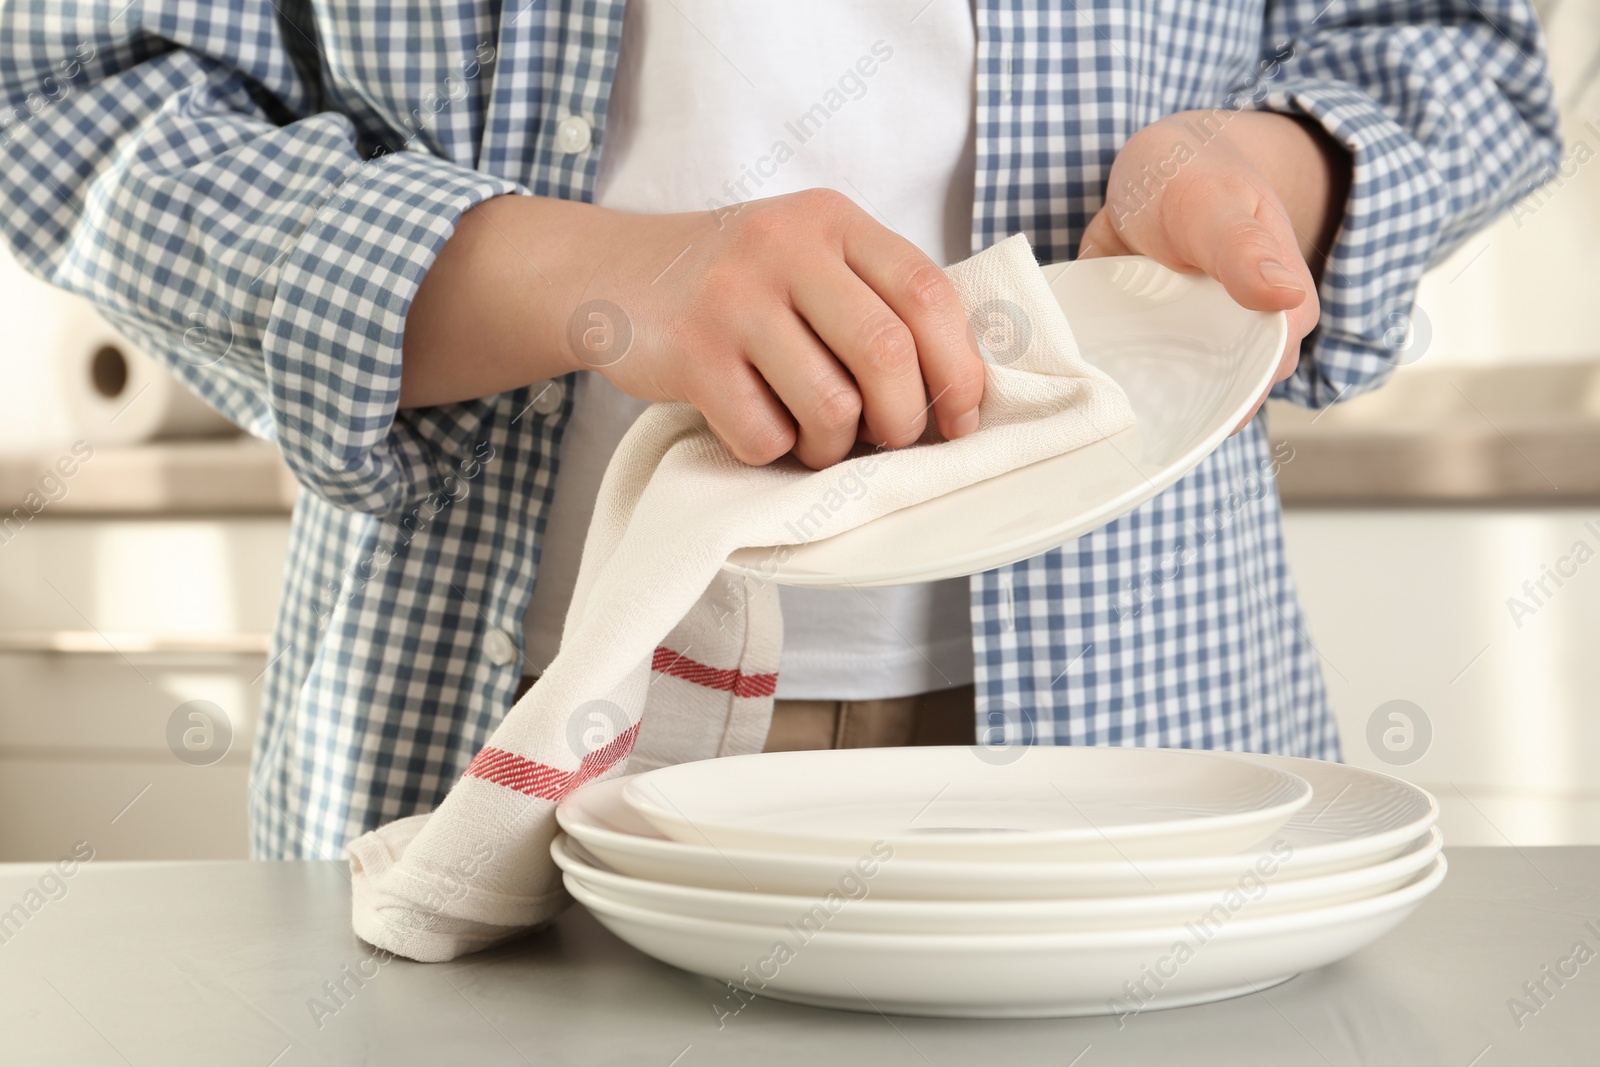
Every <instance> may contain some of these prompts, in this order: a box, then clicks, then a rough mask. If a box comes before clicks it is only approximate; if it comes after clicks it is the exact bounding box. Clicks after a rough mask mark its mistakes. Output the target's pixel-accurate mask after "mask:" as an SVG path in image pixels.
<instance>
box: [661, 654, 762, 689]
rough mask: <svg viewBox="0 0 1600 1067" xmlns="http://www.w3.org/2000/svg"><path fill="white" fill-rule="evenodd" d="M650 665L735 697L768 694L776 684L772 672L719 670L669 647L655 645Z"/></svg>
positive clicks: (676, 676)
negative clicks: (744, 672)
mask: <svg viewBox="0 0 1600 1067" xmlns="http://www.w3.org/2000/svg"><path fill="white" fill-rule="evenodd" d="M650 669H651V670H653V671H658V672H660V673H661V674H670V675H672V676H673V677H674V678H682V679H683V680H684V681H686V682H693V683H694V684H695V685H703V686H705V687H706V688H707V689H717V690H720V691H722V692H724V693H732V694H733V695H734V696H736V697H769V696H771V695H772V694H773V692H774V691H775V690H776V689H777V688H778V675H777V673H776V672H774V673H772V674H740V673H739V672H738V671H736V670H720V669H718V668H716V667H707V666H706V665H705V664H704V663H697V662H696V661H694V660H692V659H690V658H689V657H687V656H685V655H683V654H682V653H679V652H674V651H672V649H670V648H658V649H656V653H655V655H654V656H652V657H651V659H650Z"/></svg>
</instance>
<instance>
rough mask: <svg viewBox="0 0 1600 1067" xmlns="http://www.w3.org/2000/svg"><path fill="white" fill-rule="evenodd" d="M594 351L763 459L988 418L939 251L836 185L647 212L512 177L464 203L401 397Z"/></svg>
mask: <svg viewBox="0 0 1600 1067" xmlns="http://www.w3.org/2000/svg"><path fill="white" fill-rule="evenodd" d="M585 367H588V368H592V369H594V370H596V371H598V372H599V373H601V374H603V375H605V376H606V377H607V378H608V379H610V381H611V382H612V383H613V384H615V385H616V386H617V387H618V388H620V389H621V390H622V391H623V392H625V393H628V394H630V395H632V396H636V397H640V398H642V399H646V400H682V401H687V402H689V403H691V404H693V405H694V406H695V407H697V408H699V409H700V410H701V411H702V412H703V413H704V414H705V416H706V421H707V423H709V424H710V426H711V428H712V430H714V431H715V432H716V434H717V435H718V436H719V437H720V438H721V439H722V440H723V442H724V443H725V444H727V446H728V448H729V449H730V450H731V451H732V452H733V454H734V455H736V456H738V457H739V459H741V460H743V461H744V462H746V463H749V464H752V465H759V464H764V463H770V462H771V461H773V460H775V459H777V458H779V457H780V456H783V455H784V454H786V453H788V452H790V451H793V453H794V454H795V456H796V457H797V458H798V459H799V460H800V461H801V462H802V463H805V464H806V465H808V466H811V467H814V468H821V467H825V466H828V465H829V464H831V463H835V462H837V461H838V460H840V459H842V458H844V456H845V455H847V454H848V453H849V452H850V450H851V449H852V448H853V447H854V446H855V445H856V443H857V441H858V439H859V440H863V441H867V442H870V443H873V444H879V445H884V446H886V447H890V448H897V447H901V446H904V445H908V444H911V443H912V442H914V441H916V440H917V439H918V438H919V437H920V436H921V435H922V433H923V431H924V429H926V427H927V424H928V413H929V411H930V410H931V411H932V413H933V417H934V419H935V421H936V424H937V426H938V428H939V432H940V433H941V434H942V435H943V436H945V437H946V438H956V437H963V436H965V435H966V434H969V433H971V432H972V431H973V430H975V429H977V425H978V402H979V400H981V399H982V396H983V377H984V376H983V359H982V356H981V355H980V354H979V351H978V344H977V339H976V338H975V337H974V336H973V332H972V328H971V326H969V325H968V322H967V314H966V311H965V310H964V309H963V308H962V306H961V302H960V300H959V299H958V298H957V296H956V293H955V289H954V287H953V286H952V285H951V284H950V280H949V278H947V277H946V276H945V273H944V271H943V270H941V269H940V268H939V266H938V264H936V263H934V262H933V260H931V259H929V258H928V257H927V256H926V255H924V254H923V253H922V252H921V251H920V250H919V249H918V248H917V247H916V246H915V245H914V244H912V243H911V242H910V241H908V240H906V239H905V238H904V237H901V236H899V235H898V234H896V233H894V232H893V231H892V230H889V229H887V228H886V227H884V226H882V225H881V224H879V223H878V222H876V221H875V220H874V219H873V218H872V217H871V216H870V215H868V214H867V213H866V212H865V211H862V210H861V209H860V208H858V207H857V206H856V205H855V204H854V203H852V202H851V201H850V200H849V199H848V198H847V197H845V196H843V195H841V194H839V193H836V192H832V191H830V190H826V189H811V190H806V191H804V192H798V193H791V194H789V195H786V196H776V197H771V198H768V199H765V200H755V201H750V202H747V203H744V204H741V205H739V206H737V207H735V208H732V209H725V210H721V211H695V212H686V213H681V214H670V215H636V214H628V213H625V212H620V211H612V210H607V209H603V208H598V207H595V206H593V205H590V204H584V203H578V202H573V201H560V200H553V199H547V198H542V197H528V196H504V197H498V198H496V199H494V200H490V201H488V202H487V203H485V204H482V205H480V206H479V207H478V208H476V209H475V210H473V211H471V212H469V213H468V214H467V215H466V216H465V217H464V218H463V219H462V220H461V223H460V225H459V226H458V228H457V231H456V234H455V236H453V237H452V238H451V239H450V241H449V242H448V243H447V244H446V245H445V247H444V249H443V250H441V252H440V254H439V257H438V260H437V261H436V262H435V264H434V265H433V268H432V269H431V270H430V271H429V272H428V274H427V275H426V277H425V278H424V279H423V282H422V286H421V288H420V289H419V291H418V293H417V296H416V299H415V301H414V302H413V305H412V308H411V312H410V314H409V315H408V318H407V324H406V336H405V366H404V367H403V371H402V376H401V384H402V398H401V402H402V404H404V405H406V406H421V405H425V404H433V403H445V402H449V401H452V400H461V399H467V398H471V397H478V396H487V395H490V394H492V393H495V392H499V391H503V390H505V389H511V388H515V387H517V386H520V385H526V384H528V383H530V382H534V381H538V380H540V379H542V378H547V377H551V376H553V375H556V374H560V373H564V372H565V371H569V370H579V369H583V368H585Z"/></svg>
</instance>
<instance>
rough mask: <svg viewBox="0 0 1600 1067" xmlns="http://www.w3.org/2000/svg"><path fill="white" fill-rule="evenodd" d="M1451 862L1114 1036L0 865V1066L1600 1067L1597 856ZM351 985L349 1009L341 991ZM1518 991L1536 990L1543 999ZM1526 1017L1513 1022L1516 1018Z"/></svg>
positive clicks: (328, 882)
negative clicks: (733, 1004) (1271, 983)
mask: <svg viewBox="0 0 1600 1067" xmlns="http://www.w3.org/2000/svg"><path fill="white" fill-rule="evenodd" d="M1449 857H1450V875H1449V877H1448V879H1447V880H1446V882H1445V884H1444V886H1443V887H1442V888H1441V889H1440V890H1439V891H1438V892H1437V893H1435V894H1434V896H1433V897H1431V898H1430V899H1429V900H1428V902H1427V903H1426V904H1425V905H1424V906H1423V907H1422V909H1421V910H1420V911H1418V912H1417V913H1416V914H1415V915H1414V916H1412V917H1411V918H1410V919H1409V920H1408V921H1407V922H1406V923H1405V924H1404V925H1403V926H1401V927H1400V928H1399V929H1397V930H1396V931H1395V932H1394V933H1392V934H1390V935H1389V936H1388V937H1386V938H1384V939H1383V940H1381V941H1379V942H1378V943H1377V944H1375V945H1373V946H1371V947H1369V948H1367V949H1366V950H1364V951H1362V952H1360V953H1357V954H1356V955H1355V956H1352V957H1350V958H1349V959H1346V960H1343V961H1341V962H1339V963H1336V964H1333V965H1332V966H1329V967H1325V968H1323V969H1321V970H1319V971H1314V972H1311V973H1308V974H1302V975H1300V976H1299V977H1297V978H1294V979H1292V980H1290V981H1289V982H1288V983H1286V984H1284V985H1281V986H1277V987H1276V988H1273V989H1270V990H1267V991H1265V992H1262V993H1257V994H1252V995H1250V996H1245V997H1240V998H1237V999H1234V1000H1228V1001H1223V1002H1220V1003H1216V1004H1209V1005H1203V1006H1200V1007H1192V1008H1176V1009H1171V1010H1167V1011H1152V1012H1146V1013H1144V1014H1141V1015H1138V1016H1136V1017H1133V1018H1130V1019H1128V1020H1126V1023H1125V1025H1123V1026H1120V1027H1119V1025H1118V1022H1117V1020H1116V1019H1114V1018H1092V1019H1061V1020H1028V1021H973V1020H958V1019H916V1018H906V1017H900V1016H883V1015H874V1014H857V1013H853V1012H843V1011H827V1010H823V1009H818V1008H806V1007H800V1006H797V1005H792V1004H785V1003H781V1002H777V1001H770V1000H762V999H757V1000H755V1001H752V1002H751V1003H750V1004H749V1005H748V1006H747V1007H745V1008H744V1009H743V1010H742V1011H741V1012H739V1013H738V1014H737V1015H731V1016H729V1017H727V1018H724V1019H722V1020H721V1024H720V1025H719V1022H718V1018H717V1015H718V1013H717V1011H716V1008H715V1005H723V1004H724V997H725V996H726V989H725V987H723V986H720V985H719V984H718V983H716V982H714V981H712V980H710V979H706V978H701V977H698V976H695V975H690V974H687V973H685V972H682V971H679V970H676V969H674V968H672V967H668V966H666V965H665V964H661V963H657V962H656V961H654V960H652V959H650V958H648V957H646V956H644V955H642V954H640V953H639V952H637V951H635V950H634V949H632V948H630V947H628V946H627V945H625V944H623V943H622V942H621V941H618V940H617V939H616V938H615V937H613V936H612V935H611V934H610V933H608V932H607V931H606V930H604V929H603V928H602V927H601V926H600V925H599V924H598V923H596V922H595V920H594V919H593V918H592V917H591V916H590V915H589V914H588V913H587V912H586V911H584V910H583V909H582V908H581V907H574V908H573V909H572V910H571V911H569V912H567V913H566V914H565V915H564V916H563V917H562V918H561V919H560V920H558V921H557V922H556V923H555V924H554V925H553V926H551V927H549V928H547V929H546V930H544V931H541V932H540V933H537V934H534V935H532V936H530V937H528V938H524V939H523V940H521V941H519V942H516V943H513V944H511V945H508V946H505V947H503V948H501V949H497V950H494V951H491V952H487V953H481V954H479V955H476V956H472V957H467V958H465V959H462V960H458V961H456V962H454V963H447V964H416V963H411V962H409V961H405V960H391V961H389V962H386V963H382V964H380V963H379V962H378V960H377V958H376V957H375V956H374V954H373V950H372V949H371V948H370V947H368V946H367V945H365V944H363V943H362V942H361V941H360V940H358V939H357V938H356V937H355V936H354V935H353V934H351V932H350V927H349V886H348V882H347V874H346V871H345V868H344V866H343V865H342V864H337V863H242V862H240V863H107V862H96V861H90V862H88V863H86V864H84V865H82V866H81V867H80V868H78V869H77V871H76V872H75V873H74V874H73V875H72V877H70V878H67V879H62V880H60V881H56V880H47V881H45V882H44V883H41V877H44V876H45V873H46V872H47V871H48V870H49V868H48V867H46V866H45V865H35V864H9V865H0V916H3V915H4V914H5V913H6V912H7V911H11V910H12V905H13V904H20V905H21V906H22V907H23V911H24V912H25V913H26V915H27V917H26V918H25V919H18V918H16V917H15V916H16V913H15V912H13V918H12V920H11V921H10V924H9V925H0V1063H4V1064H5V1065H7V1067H19V1065H22V1064H72V1065H73V1067H98V1065H100V1064H107V1065H122V1067H126V1065H130V1064H131V1065H135V1067H144V1065H145V1064H162V1065H186V1064H197V1065H205V1067H218V1065H223V1064H242V1065H246V1067H294V1065H299V1064H348V1063H372V1064H381V1065H384V1067H390V1065H405V1064H428V1065H430V1067H436V1065H438V1064H442V1063H444V1064H448V1063H452V1062H456V1063H462V1064H467V1063H470V1064H472V1065H473V1067H493V1065H499V1064H505V1065H508V1067H515V1065H539V1067H543V1065H545V1064H584V1065H586V1067H599V1065H606V1064H627V1065H630V1067H636V1065H643V1067H699V1065H703V1064H740V1065H745V1064H755V1063H760V1064H830V1065H831V1064H842V1063H859V1064H869V1065H874V1067H876V1065H891V1064H896V1065H898V1064H905V1065H908V1067H920V1065H934V1067H945V1065H954V1064H983V1065H985V1067H1010V1065H1013V1064H1051V1065H1054V1067H1069V1065H1072V1067H1102V1065H1110V1064H1166V1063H1182V1064H1200V1065H1206V1064H1218V1065H1221V1064H1227V1065H1229V1067H1237V1065H1241V1064H1245V1065H1248V1064H1260V1063H1268V1064H1273V1065H1295V1064H1317V1065H1321V1067H1327V1065H1336V1067H1342V1065H1345V1064H1352V1065H1353V1064H1361V1065H1364V1067H1365V1065H1374V1064H1380V1065H1381V1064H1397V1065H1405V1067H1425V1065H1431V1064H1439V1065H1443V1067H1495V1065H1502V1064H1517V1065H1522V1064H1534V1065H1539V1067H1552V1065H1560V1064H1594V1063H1595V1062H1597V1060H1600V962H1597V961H1600V848H1526V849H1514V848H1498V849H1496V848H1461V849H1450V850H1449ZM30 891H37V895H30ZM1591 923H1592V924H1593V925H1589V924H1591ZM1580 944H1581V945H1583V946H1584V948H1583V949H1582V950H1579V948H1578V946H1579V945H1580ZM1547 967H1548V968H1549V970H1548V971H1547V970H1546V968H1547ZM346 968H348V971H347V970H346ZM352 975H353V976H354V977H351V976H352ZM1563 975H1565V977H1563ZM363 976H365V977H363ZM340 981H342V982H343V989H344V991H343V992H342V993H341V994H340V995H339V997H338V999H335V998H333V997H332V996H330V995H329V992H328V988H329V983H338V982H340ZM1528 982H1532V983H1535V984H1536V986H1537V984H1539V983H1542V984H1543V992H1540V993H1539V998H1538V999H1537V1000H1535V999H1533V998H1532V997H1531V996H1530V995H1529V993H1528V991H1527V989H1525V988H1524V983H1528ZM1513 998H1516V999H1517V1000H1518V1001H1520V1002H1521V1003H1522V1004H1523V1005H1524V1010H1522V1011H1520V1012H1513V1010H1512V1009H1513V1003H1512V1001H1513ZM724 1010H726V1006H725V1005H724Z"/></svg>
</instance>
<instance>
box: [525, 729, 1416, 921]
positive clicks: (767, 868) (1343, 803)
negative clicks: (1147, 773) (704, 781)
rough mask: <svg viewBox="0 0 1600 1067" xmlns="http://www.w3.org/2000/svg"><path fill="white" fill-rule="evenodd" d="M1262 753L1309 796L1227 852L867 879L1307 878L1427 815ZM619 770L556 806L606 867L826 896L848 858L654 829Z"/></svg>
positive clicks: (1115, 887) (1129, 882)
mask: <svg viewBox="0 0 1600 1067" xmlns="http://www.w3.org/2000/svg"><path fill="white" fill-rule="evenodd" d="M1227 758H1229V759H1239V760H1247V761H1254V762H1262V763H1266V764H1267V765H1269V766H1275V767H1280V768H1283V769H1285V770H1290V771H1293V772H1294V773H1296V774H1298V775H1299V776H1300V777H1302V778H1304V779H1305V780H1306V781H1308V782H1310V783H1311V787H1312V790H1313V795H1312V799H1311V802H1310V803H1309V804H1307V805H1306V806H1305V807H1303V808H1301V809H1300V810H1299V811H1297V812H1296V813H1295V814H1294V816H1293V817H1291V818H1290V820H1289V821H1288V822H1287V823H1285V824H1284V826H1283V829H1282V830H1281V831H1280V832H1279V833H1277V834H1274V835H1272V837H1271V838H1270V839H1269V840H1267V841H1264V842H1261V843H1259V847H1252V848H1250V849H1247V850H1246V851H1245V852H1243V853H1241V854H1240V855H1237V856H1221V857H1206V858H1200V859H1181V860H1148V861H1136V862H1130V861H1127V860H1114V861H1111V862H1092V863H1007V864H1005V865H1004V867H1002V868H996V867H995V866H994V865H992V864H975V863H963V862H960V861H929V860H912V859H905V858H902V857H896V858H895V859H894V860H893V862H889V863H884V864H881V865H880V867H879V869H878V872H877V874H876V875H875V876H874V878H873V880H872V892H873V895H874V896H875V897H879V898H896V899H902V900H1042V899H1049V898H1065V897H1109V896H1119V895H1143V894H1149V893H1179V892H1185V891H1188V890H1196V889H1213V888H1217V887H1220V886H1227V885H1231V884H1233V883H1234V882H1236V881H1237V880H1238V879H1239V877H1240V876H1241V875H1242V874H1243V873H1244V871H1245V869H1246V868H1248V867H1250V866H1251V865H1252V864H1253V863H1254V862H1255V861H1256V859H1257V858H1258V856H1259V854H1261V853H1262V852H1263V851H1266V850H1269V847H1270V845H1272V844H1275V843H1277V842H1279V841H1281V842H1284V843H1285V844H1287V845H1288V846H1289V847H1290V848H1291V849H1293V852H1294V855H1293V857H1292V858H1291V860H1290V862H1288V863H1286V864H1285V866H1284V871H1283V876H1284V877H1294V878H1309V877H1312V876H1315V875H1322V874H1331V873H1333V872H1336V871H1346V870H1354V869H1355V868H1358V867H1362V866H1367V865H1371V864H1375V863H1381V862H1383V861H1384V860H1386V859H1389V858H1392V857H1394V856H1397V855H1399V854H1400V853H1401V852H1403V851H1405V850H1406V848H1407V847H1408V846H1409V845H1410V844H1411V843H1412V842H1413V841H1415V840H1416V839H1417V838H1418V837H1420V836H1421V835H1422V834H1424V833H1425V832H1427V830H1428V828H1429V827H1431V826H1432V825H1433V824H1434V821H1435V820H1436V819H1437V818H1438V814H1439V808H1438V804H1437V802H1435V801H1434V799H1433V797H1431V796H1429V795H1428V794H1427V793H1426V792H1424V791H1423V790H1421V789H1418V788H1417V787H1416V786H1413V785H1411V784H1410V783H1409V782H1403V781H1401V780H1400V779H1398V778H1391V777H1389V776H1388V775H1385V774H1379V773H1377V772H1376V771H1368V770H1363V769H1361V768H1359V767H1349V766H1345V765H1344V764H1339V763H1327V762H1324V761H1321V760H1308V759H1295V758H1293V757H1289V756H1261V755H1245V754H1240V753H1229V754H1228V755H1227ZM629 781H630V778H629V777H626V776H624V777H620V778H612V779H610V780H608V781H603V782H592V783H590V784H589V785H586V786H584V787H583V788H581V789H578V790H576V791H574V792H573V793H572V794H570V795H569V796H567V797H566V798H565V799H564V800H563V801H562V802H561V804H560V806H559V807H557V809H556V818H557V819H558V820H559V821H560V823H561V827H562V829H564V830H566V831H567V832H568V833H569V834H571V835H572V836H573V837H575V838H577V839H578V841H580V842H581V843H582V844H583V846H584V848H586V849H587V850H588V851H590V852H592V853H593V854H594V855H595V856H596V857H598V858H599V859H600V860H602V861H604V862H605V863H606V864H607V865H608V866H609V867H611V868H612V869H614V870H616V871H619V872H621V873H623V874H627V875H631V876H633V877H635V878H644V879H649V880H651V881H657V882H673V883H676V884H679V885H696V886H707V887H712V888H720V889H732V890H737V891H741V892H743V891H752V892H762V893H791V894H796V895H800V896H817V895H820V894H825V893H827V892H828V891H829V890H831V889H833V888H834V887H836V886H837V884H838V881H839V878H840V875H841V874H842V873H843V872H844V871H846V870H847V869H849V868H851V867H852V866H853V864H854V863H855V862H856V860H857V859H858V858H859V857H857V856H818V855H807V854H804V853H785V852H770V851H759V850H751V849H728V848H724V849H717V848H712V847H710V846H708V845H685V844H682V843H680V842H677V841H672V840H669V839H667V838H666V837H664V836H663V835H662V834H660V833H659V832H658V831H657V830H656V829H655V827H653V826H651V825H650V824H649V823H648V822H646V821H645V820H644V819H643V818H642V817H641V816H640V815H639V814H638V813H637V812H635V811H634V810H633V809H632V808H630V807H628V805H627V804H626V803H625V802H624V801H623V799H622V790H623V789H624V788H626V786H627V784H628V782H629Z"/></svg>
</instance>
